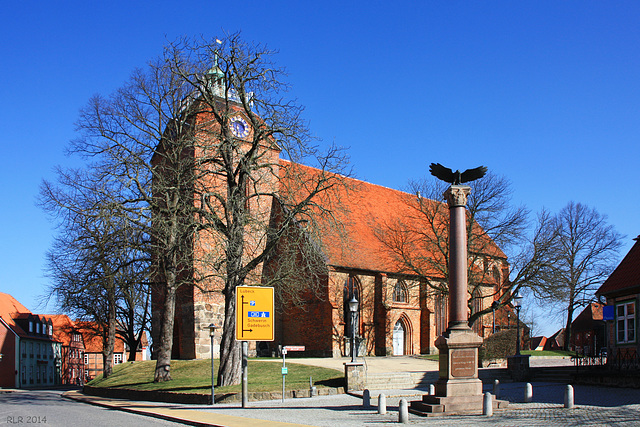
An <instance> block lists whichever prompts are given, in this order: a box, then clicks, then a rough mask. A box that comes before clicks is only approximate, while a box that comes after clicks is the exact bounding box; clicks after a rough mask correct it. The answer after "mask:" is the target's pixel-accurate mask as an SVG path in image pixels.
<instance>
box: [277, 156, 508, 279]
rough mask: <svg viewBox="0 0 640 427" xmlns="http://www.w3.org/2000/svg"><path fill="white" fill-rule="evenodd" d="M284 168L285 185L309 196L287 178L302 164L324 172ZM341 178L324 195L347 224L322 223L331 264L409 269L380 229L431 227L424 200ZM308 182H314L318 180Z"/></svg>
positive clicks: (492, 251) (492, 248)
mask: <svg viewBox="0 0 640 427" xmlns="http://www.w3.org/2000/svg"><path fill="white" fill-rule="evenodd" d="M281 166H282V167H281V176H282V181H283V182H284V183H285V184H284V185H285V187H286V188H289V191H290V192H292V193H293V192H295V194H297V195H298V197H299V195H300V193H302V194H304V192H305V191H304V189H302V190H301V188H300V187H301V186H304V184H291V182H287V180H289V181H291V178H290V176H287V174H288V173H290V175H294V174H295V172H294V173H291V172H290V169H291V168H292V167H295V168H300V170H301V171H302V174H306V175H309V176H311V175H318V174H320V173H322V172H321V171H320V170H318V169H315V168H311V167H308V166H301V165H298V164H295V165H294V164H292V163H290V162H288V161H285V160H281ZM288 169H289V170H288ZM341 179H343V181H344V183H345V185H344V186H337V187H335V189H334V190H333V191H331V194H329V193H327V194H326V195H323V196H322V197H328V198H331V199H332V201H333V203H335V202H336V201H337V202H338V204H339V207H340V208H341V209H337V210H334V211H333V212H332V215H333V217H334V219H335V222H337V223H339V224H340V225H341V226H342V232H338V231H337V230H336V229H335V228H334V227H331V226H329V224H328V221H325V223H324V224H320V227H321V229H322V232H321V238H322V243H323V247H324V250H325V255H326V256H327V257H328V263H329V264H330V265H332V266H335V267H344V268H349V269H362V270H369V271H379V272H395V273H402V272H404V269H405V267H404V266H403V265H401V263H400V262H398V260H397V259H396V258H394V257H393V255H392V251H390V250H389V248H388V247H387V246H385V245H384V243H383V242H382V240H381V239H380V237H379V234H378V233H379V230H380V229H381V227H383V226H384V224H395V223H396V222H398V221H399V220H401V221H403V222H405V223H406V224H407V225H408V226H409V228H410V229H412V230H423V229H426V227H425V224H424V223H423V222H421V221H423V220H422V219H421V218H420V214H419V210H418V209H419V202H418V198H417V197H416V196H415V195H413V194H409V193H405V192H402V191H398V190H393V189H391V188H386V187H382V186H379V185H375V184H371V183H368V182H364V181H360V180H357V179H353V178H341ZM308 182H313V178H311V179H309V180H308ZM294 187H295V188H294ZM281 193H282V189H281ZM322 197H321V198H322ZM422 202H423V203H444V202H437V201H434V200H429V199H423V200H422ZM444 212H448V209H444ZM376 230H378V233H377V232H376ZM414 234H417V233H414ZM487 238H488V237H487ZM419 239H420V236H417V235H414V236H409V240H410V241H412V242H413V249H414V250H416V251H422V252H425V249H424V247H423V246H422V245H420V243H419ZM410 244H411V243H410ZM485 251H486V252H488V253H489V254H491V255H493V256H496V257H500V258H505V259H506V256H505V254H504V253H503V252H502V251H501V250H500V248H498V247H497V246H496V245H495V244H493V242H490V244H489V245H487V248H486V250H485ZM422 255H423V256H426V257H431V258H432V257H433V256H435V254H422ZM423 271H424V270H423ZM433 274H434V275H438V272H435V271H433Z"/></svg>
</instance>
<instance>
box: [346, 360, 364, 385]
mask: <svg viewBox="0 0 640 427" xmlns="http://www.w3.org/2000/svg"><path fill="white" fill-rule="evenodd" d="M344 380H345V383H346V385H345V387H346V391H357V390H364V387H365V372H364V363H362V362H349V363H345V364H344Z"/></svg>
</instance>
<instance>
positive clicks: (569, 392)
mask: <svg viewBox="0 0 640 427" xmlns="http://www.w3.org/2000/svg"><path fill="white" fill-rule="evenodd" d="M573 406H574V405H573V387H572V386H570V385H567V388H565V390H564V407H565V408H568V409H572V408H573Z"/></svg>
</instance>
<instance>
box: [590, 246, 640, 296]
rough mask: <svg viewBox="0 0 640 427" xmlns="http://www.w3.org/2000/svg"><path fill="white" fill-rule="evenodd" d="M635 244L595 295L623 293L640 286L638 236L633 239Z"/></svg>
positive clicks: (639, 247)
mask: <svg viewBox="0 0 640 427" xmlns="http://www.w3.org/2000/svg"><path fill="white" fill-rule="evenodd" d="M633 240H635V241H636V243H635V244H634V245H633V246H632V247H631V250H629V253H627V255H626V256H625V257H624V259H623V260H622V262H620V264H619V265H618V267H616V269H615V270H613V273H611V276H609V278H608V279H607V280H605V281H604V283H603V284H602V286H600V289H598V291H597V292H596V294H597V295H608V294H614V293H624V292H625V291H627V290H631V289H632V288H637V287H639V286H640V236H638V237H636V238H635V239H633Z"/></svg>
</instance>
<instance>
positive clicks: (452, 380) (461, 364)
mask: <svg viewBox="0 0 640 427" xmlns="http://www.w3.org/2000/svg"><path fill="white" fill-rule="evenodd" d="M481 345H482V338H480V337H479V336H478V334H476V333H475V332H473V331H472V330H471V329H469V328H465V329H450V330H449V331H448V332H447V333H446V335H444V336H441V337H438V339H437V340H436V347H438V350H439V351H440V358H439V362H440V366H439V368H440V377H439V379H438V382H436V396H441V397H452V396H480V397H482V381H480V379H478V347H480V346H481Z"/></svg>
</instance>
